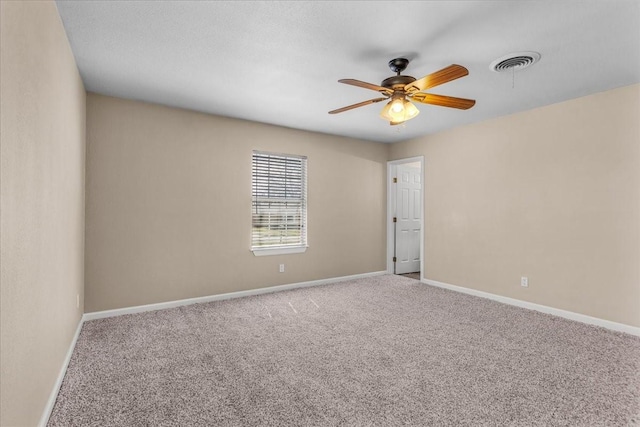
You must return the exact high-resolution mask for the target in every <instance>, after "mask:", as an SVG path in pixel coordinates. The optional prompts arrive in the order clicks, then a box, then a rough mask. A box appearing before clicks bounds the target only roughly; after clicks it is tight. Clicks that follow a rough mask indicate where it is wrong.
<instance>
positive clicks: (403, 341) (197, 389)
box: [49, 275, 640, 426]
mask: <svg viewBox="0 0 640 427" xmlns="http://www.w3.org/2000/svg"><path fill="white" fill-rule="evenodd" d="M639 372H640V338H638V337H634V336H630V335H625V334H622V333H616V332H611V331H608V330H605V329H601V328H597V327H592V326H587V325H584V324H580V323H576V322H571V321H568V320H565V319H561V318H557V317H553V316H550V315H546V314H541V313H538V312H534V311H528V310H524V309H520V308H516V307H512V306H507V305H502V304H499V303H496V302H493V301H489V300H485V299H481V298H476V297H472V296H469V295H464V294H459V293H455V292H451V291H447V290H443V289H439V288H434V287H431V286H428V285H425V284H421V283H420V282H417V281H415V280H410V279H407V278H404V277H400V276H392V275H389V276H380V277H374V278H370V279H362V280H354V281H350V282H344V283H340V284H333V285H326V286H318V287H314V288H305V289H298V290H293V291H288V292H280V293H275V294H267V295H261V296H255V297H248V298H242V299H236V300H228V301H219V302H213V303H207V304H196V305H191V306H186V307H180V308H175V309H169V310H162V311H155V312H147V313H140V314H134V315H126V316H121V317H115V318H109V319H101V320H94V321H89V322H86V323H85V324H84V327H83V328H82V331H81V334H80V337H79V340H78V343H77V346H76V349H75V351H74V353H73V356H72V359H71V362H70V365H69V368H68V371H67V375H66V377H65V379H64V382H63V384H62V388H61V390H60V394H59V396H58V400H57V402H56V405H55V408H54V410H53V413H52V416H51V419H50V422H49V425H51V426H192V425H194V426H195V425H201V426H213V425H218V426H325V425H326V426H371V425H375V426H397V425H413V426H421V425H426V426H484V425H487V426H627V425H638V424H639V423H640V374H639Z"/></svg>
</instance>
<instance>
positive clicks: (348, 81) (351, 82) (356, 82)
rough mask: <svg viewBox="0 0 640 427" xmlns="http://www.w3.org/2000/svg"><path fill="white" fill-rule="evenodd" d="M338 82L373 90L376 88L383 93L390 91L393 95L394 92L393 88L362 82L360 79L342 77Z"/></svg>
mask: <svg viewBox="0 0 640 427" xmlns="http://www.w3.org/2000/svg"><path fill="white" fill-rule="evenodd" d="M338 82H339V83H344V84H347V85H352V86H358V87H363V88H365V89H371V90H375V91H378V92H382V93H388V94H389V95H391V94H392V93H393V90H392V89H389V88H386V87H382V86H378V85H374V84H373V83H367V82H361V81H360V80H356V79H340V80H338Z"/></svg>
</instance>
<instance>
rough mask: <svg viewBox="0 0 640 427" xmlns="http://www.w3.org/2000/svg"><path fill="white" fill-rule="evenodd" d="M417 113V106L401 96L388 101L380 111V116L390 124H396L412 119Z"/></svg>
mask: <svg viewBox="0 0 640 427" xmlns="http://www.w3.org/2000/svg"><path fill="white" fill-rule="evenodd" d="M419 113H420V111H419V110H418V108H416V106H415V105H413V103H411V102H409V101H408V100H407V99H406V98H405V97H404V96H402V97H394V99H392V100H391V101H389V102H388V103H387V105H385V106H384V108H383V109H382V111H381V112H380V117H382V118H383V119H385V120H388V121H389V122H391V123H392V124H398V123H401V122H405V121H407V120H409V119H413V118H414V117H415V116H417V115H418V114H419Z"/></svg>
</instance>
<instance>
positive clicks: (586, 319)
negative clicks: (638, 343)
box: [422, 279, 640, 336]
mask: <svg viewBox="0 0 640 427" xmlns="http://www.w3.org/2000/svg"><path fill="white" fill-rule="evenodd" d="M422 282H423V283H426V284H427V285H431V286H436V287H438V288H444V289H449V290H451V291H456V292H462V293H464V294H469V295H474V296H477V297H481V298H487V299H490V300H494V301H498V302H501V303H504V304H509V305H514V306H516V307H522V308H526V309H529V310H535V311H539V312H542V313H547V314H553V315H554V316H558V317H564V318H565V319H569V320H575V321H576V322H582V323H587V324H589V325H595V326H601V327H603V328H607V329H611V330H612V331H617V332H625V333H627V334H630V335H636V336H640V328H638V327H635V326H631V325H625V324H624V323H616V322H612V321H610V320H604V319H599V318H597V317H591V316H587V315H586V314H580V313H574V312H572V311H567V310H561V309H559V308H553V307H549V306H546V305H541V304H536V303H533V302H527V301H522V300H519V299H515V298H509V297H504V296H501V295H496V294H492V293H489V292H484V291H478V290H476V289H470V288H465V287H462V286H456V285H450V284H448V283H443V282H438V281H437V280H431V279H422Z"/></svg>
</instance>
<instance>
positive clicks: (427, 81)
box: [404, 64, 469, 91]
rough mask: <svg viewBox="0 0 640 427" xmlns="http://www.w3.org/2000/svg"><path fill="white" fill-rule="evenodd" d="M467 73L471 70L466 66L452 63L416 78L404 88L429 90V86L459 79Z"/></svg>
mask: <svg viewBox="0 0 640 427" xmlns="http://www.w3.org/2000/svg"><path fill="white" fill-rule="evenodd" d="M467 74H469V70H467V69H466V68H464V67H463V66H462V65H456V64H452V65H449V66H448V67H446V68H443V69H442V70H440V71H436V72H435V73H431V74H429V75H427V76H424V77H423V78H421V79H420V80H416V81H415V82H413V83H409V84H407V85H406V86H405V87H404V90H406V91H415V90H416V89H417V90H427V89H429V88H432V87H435V86H439V85H441V84H444V83H447V82H450V81H452V80H455V79H459V78H460V77H464V76H466V75H467Z"/></svg>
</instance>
